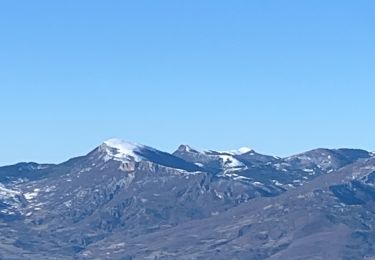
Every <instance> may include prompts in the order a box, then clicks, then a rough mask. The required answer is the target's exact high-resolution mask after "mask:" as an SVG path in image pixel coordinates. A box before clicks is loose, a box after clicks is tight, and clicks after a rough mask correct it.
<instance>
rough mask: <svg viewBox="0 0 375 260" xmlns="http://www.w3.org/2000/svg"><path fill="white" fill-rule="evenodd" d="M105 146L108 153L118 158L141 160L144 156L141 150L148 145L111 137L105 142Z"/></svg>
mask: <svg viewBox="0 0 375 260" xmlns="http://www.w3.org/2000/svg"><path fill="white" fill-rule="evenodd" d="M104 147H105V149H106V153H107V154H108V155H109V156H110V157H112V158H114V159H117V160H121V161H123V160H134V161H136V162H140V161H141V160H142V159H143V157H142V156H141V155H140V154H141V151H142V150H143V149H145V148H146V146H144V145H141V144H137V143H133V142H129V141H124V140H121V139H109V140H107V141H105V142H104Z"/></svg>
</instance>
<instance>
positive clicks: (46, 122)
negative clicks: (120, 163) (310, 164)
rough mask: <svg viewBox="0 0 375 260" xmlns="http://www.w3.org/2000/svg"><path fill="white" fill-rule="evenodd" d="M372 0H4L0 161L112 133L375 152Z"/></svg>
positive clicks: (52, 157)
mask: <svg viewBox="0 0 375 260" xmlns="http://www.w3.org/2000/svg"><path fill="white" fill-rule="evenodd" d="M374 13H375V2H374V1H370V0H369V1H365V0H364V1H345V0H340V1H338V0H337V1H335V0H333V1H322V0H316V1H289V0H286V1H276V0H274V1H271V0H266V1H265V0H259V1H247V0H246V1H240V0H239V1H220V0H215V1H213V0H212V1H211V0H207V1H166V0H165V1H164V0H162V1H151V0H149V1H93V0H90V1H85V0H82V1H69V0H67V1H38V0H35V1H2V2H1V3H0V24H1V26H0V90H1V92H0V93H1V94H0V98H1V102H0V119H1V132H0V133H1V137H0V145H1V150H0V164H1V165H3V164H10V163H14V162H18V161H37V162H61V161H64V160H66V159H68V158H69V157H72V156H77V155H82V154H85V153H87V152H89V151H90V150H91V149H93V148H94V147H95V146H97V145H99V144H100V143H101V142H102V141H104V140H106V139H108V138H111V137H120V138H124V139H127V140H132V141H136V142H139V143H144V144H148V145H151V146H154V147H157V148H160V149H162V150H166V151H173V150H174V149H175V148H176V147H177V146H178V145H179V144H181V143H187V144H191V145H192V146H195V147H198V148H211V149H219V150H225V149H233V148H237V147H240V146H250V147H252V148H254V149H255V150H257V151H259V152H263V153H269V154H274V155H280V156H284V155H289V154H293V153H297V152H301V151H304V150H308V149H312V148H316V147H330V148H335V147H358V148H364V149H368V150H375V135H374V129H375V120H374V119H373V118H374V115H373V114H374V112H375V102H374V98H375V47H374V46H375V16H374V15H373V14H374Z"/></svg>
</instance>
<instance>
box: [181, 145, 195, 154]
mask: <svg viewBox="0 0 375 260" xmlns="http://www.w3.org/2000/svg"><path fill="white" fill-rule="evenodd" d="M177 151H178V152H186V153H199V151H198V150H197V149H194V148H192V147H191V146H189V145H185V144H182V145H180V146H179V147H178V149H177Z"/></svg>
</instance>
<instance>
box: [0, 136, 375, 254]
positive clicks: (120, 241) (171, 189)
mask: <svg viewBox="0 0 375 260" xmlns="http://www.w3.org/2000/svg"><path fill="white" fill-rule="evenodd" d="M0 227H1V229H0V233H1V235H0V259H127V260H130V259H375V229H374V227H375V154H374V153H372V152H368V151H365V150H360V149H322V148H320V149H315V150H311V151H307V152H304V153H300V154H296V155H293V156H289V157H286V158H280V157H276V156H270V155H264V154H260V153H257V152H256V151H254V150H252V149H250V148H246V147H243V148H240V149H238V150H229V151H212V150H199V149H195V148H193V147H190V146H189V145H181V146H180V147H178V149H177V150H176V151H175V152H173V153H167V152H163V151H160V150H158V149H155V148H152V147H149V146H145V145H141V144H137V143H132V142H128V141H123V140H120V139H110V140H107V141H105V142H103V143H102V144H101V145H99V146H98V147H96V148H95V149H94V150H92V151H91V152H89V153H88V154H87V155H85V156H81V157H77V158H72V159H70V160H68V161H66V162H63V163H61V164H38V163H24V162H22V163H18V164H15V165H10V166H4V167H0Z"/></svg>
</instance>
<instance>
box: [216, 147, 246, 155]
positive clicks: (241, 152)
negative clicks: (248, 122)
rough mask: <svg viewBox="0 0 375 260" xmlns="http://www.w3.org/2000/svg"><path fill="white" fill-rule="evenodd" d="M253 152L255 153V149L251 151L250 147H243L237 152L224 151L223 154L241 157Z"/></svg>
mask: <svg viewBox="0 0 375 260" xmlns="http://www.w3.org/2000/svg"><path fill="white" fill-rule="evenodd" d="M252 151H253V149H251V148H249V147H241V148H239V149H237V150H230V151H224V152H223V153H229V154H232V155H241V154H245V153H249V152H252Z"/></svg>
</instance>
